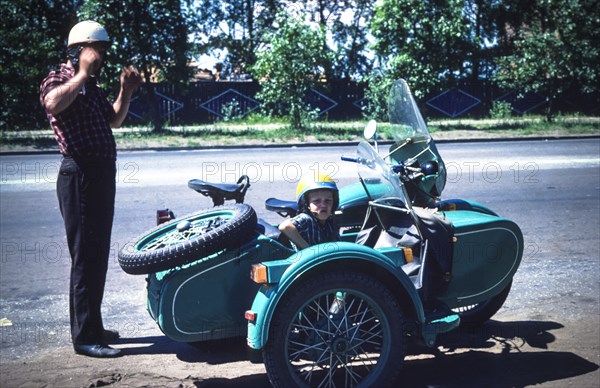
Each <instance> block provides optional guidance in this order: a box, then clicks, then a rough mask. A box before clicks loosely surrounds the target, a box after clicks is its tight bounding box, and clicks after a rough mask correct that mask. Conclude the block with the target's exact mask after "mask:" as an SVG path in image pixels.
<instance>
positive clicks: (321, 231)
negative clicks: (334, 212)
mask: <svg viewBox="0 0 600 388" xmlns="http://www.w3.org/2000/svg"><path fill="white" fill-rule="evenodd" d="M290 221H291V222H292V224H294V226H295V227H296V229H297V230H298V233H300V235H301V236H302V238H303V239H304V240H305V241H306V242H307V243H308V245H316V244H321V243H324V242H333V241H338V240H339V236H338V231H337V230H336V228H335V226H334V224H333V217H329V218H328V219H327V221H326V222H325V225H323V224H321V223H320V222H319V220H317V219H316V218H315V217H313V216H311V215H310V214H306V213H300V214H298V215H297V216H295V217H294V218H292V219H291V220H290Z"/></svg>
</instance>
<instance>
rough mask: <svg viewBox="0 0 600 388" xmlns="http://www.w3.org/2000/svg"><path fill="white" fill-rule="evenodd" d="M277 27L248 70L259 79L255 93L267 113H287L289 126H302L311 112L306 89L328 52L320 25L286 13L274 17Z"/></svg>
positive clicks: (313, 83)
mask: <svg viewBox="0 0 600 388" xmlns="http://www.w3.org/2000/svg"><path fill="white" fill-rule="evenodd" d="M277 24H278V27H279V28H278V30H277V31H276V32H273V33H271V34H270V36H269V46H268V47H267V48H265V49H264V50H261V51H259V52H258V53H257V61H256V64H255V65H254V66H253V68H252V71H253V75H254V77H255V78H256V79H258V80H260V81H259V82H260V85H261V91H260V92H259V93H258V95H257V97H258V99H259V100H261V101H262V102H263V104H264V108H263V109H265V110H266V111H267V113H269V114H271V115H284V116H289V117H290V121H291V124H292V127H294V128H298V129H300V128H304V127H305V124H306V121H307V119H308V118H309V117H310V115H311V114H313V113H314V111H313V110H311V108H310V105H309V104H308V103H307V101H306V96H307V93H308V91H309V90H310V89H311V88H313V87H315V86H316V84H317V82H318V79H319V77H321V76H322V75H323V74H324V73H325V70H326V69H325V67H324V66H325V65H324V64H326V63H329V62H330V61H331V54H330V52H329V51H328V50H327V47H326V44H325V32H324V31H323V29H322V28H315V27H311V26H310V25H308V24H307V23H305V22H300V21H297V20H296V19H294V18H291V17H289V16H288V15H285V14H281V15H280V16H279V17H278V18H277Z"/></svg>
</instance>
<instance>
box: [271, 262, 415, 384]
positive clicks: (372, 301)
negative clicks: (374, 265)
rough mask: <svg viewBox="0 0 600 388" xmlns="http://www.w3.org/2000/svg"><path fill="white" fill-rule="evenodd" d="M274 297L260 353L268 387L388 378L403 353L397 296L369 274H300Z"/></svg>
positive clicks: (375, 381)
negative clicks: (302, 277)
mask: <svg viewBox="0 0 600 388" xmlns="http://www.w3.org/2000/svg"><path fill="white" fill-rule="evenodd" d="M301 282H302V283H301V284H299V285H298V286H297V287H294V290H293V291H291V292H290V294H289V295H286V296H284V299H283V300H282V301H281V302H280V303H279V306H280V307H278V308H277V310H276V312H275V314H274V316H273V319H272V321H271V325H270V329H269V337H268V342H267V344H266V346H265V349H264V351H263V358H264V362H265V367H266V369H267V374H268V377H269V380H270V382H271V384H273V386H275V387H340V386H358V387H362V386H364V387H381V386H387V385H393V384H394V380H395V379H396V378H397V376H398V374H399V373H400V366H401V364H402V362H403V360H404V356H405V353H406V324H405V318H404V315H403V313H402V310H401V308H400V306H399V304H398V300H397V299H396V298H395V297H394V295H392V293H391V292H390V291H389V290H388V289H387V288H386V287H385V286H384V285H383V284H382V283H381V282H379V281H377V280H376V279H375V278H373V277H371V276H370V275H367V274H364V273H361V272H355V271H346V270H339V271H334V272H326V273H321V274H317V275H316V276H315V277H313V278H311V279H308V280H301Z"/></svg>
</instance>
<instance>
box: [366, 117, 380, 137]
mask: <svg viewBox="0 0 600 388" xmlns="http://www.w3.org/2000/svg"><path fill="white" fill-rule="evenodd" d="M376 135H377V121H375V120H369V122H368V123H367V125H365V129H364V131H363V136H364V137H365V139H367V140H371V139H372V138H374V137H376Z"/></svg>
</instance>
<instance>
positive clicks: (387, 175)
mask: <svg viewBox="0 0 600 388" xmlns="http://www.w3.org/2000/svg"><path fill="white" fill-rule="evenodd" d="M356 156H357V160H358V164H359V167H358V174H359V175H360V177H361V179H362V182H363V184H364V186H365V189H366V190H367V193H368V194H369V198H370V199H371V200H377V199H381V198H398V199H401V200H402V201H403V202H405V198H404V191H403V190H402V186H401V183H400V179H399V178H398V175H397V174H394V173H393V172H392V170H391V169H390V166H389V165H388V164H387V163H386V162H385V161H384V160H383V159H382V158H381V156H379V154H378V153H377V151H376V150H375V149H374V148H373V147H372V146H371V145H370V144H369V143H367V142H365V141H363V142H361V143H360V144H359V145H358V147H357V149H356ZM405 203H406V202H405Z"/></svg>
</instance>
